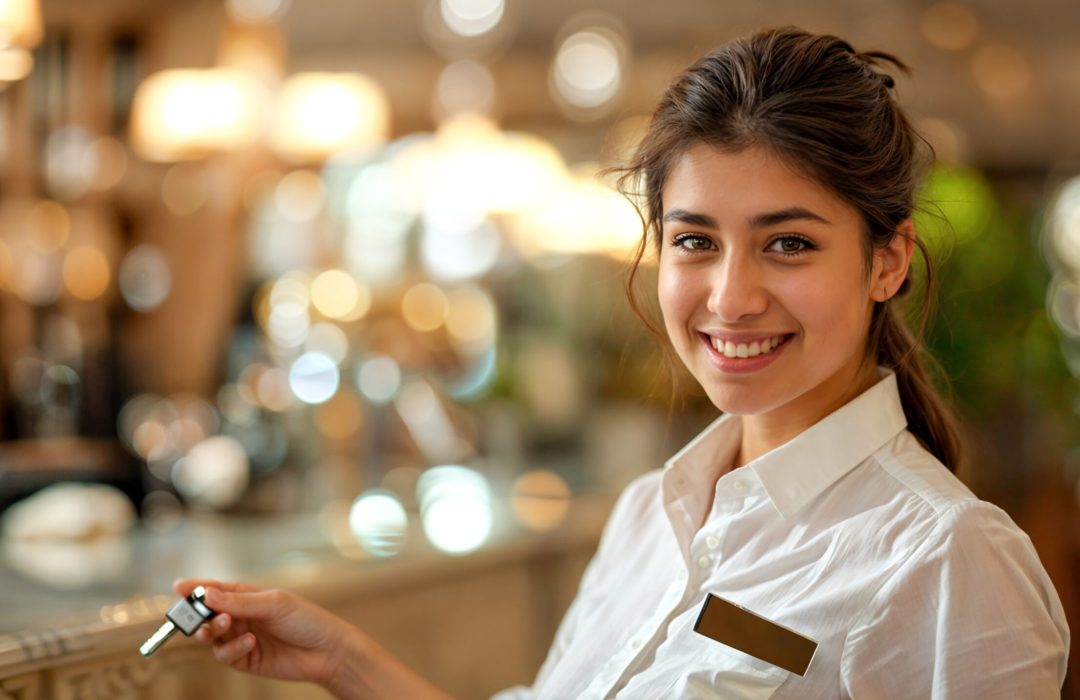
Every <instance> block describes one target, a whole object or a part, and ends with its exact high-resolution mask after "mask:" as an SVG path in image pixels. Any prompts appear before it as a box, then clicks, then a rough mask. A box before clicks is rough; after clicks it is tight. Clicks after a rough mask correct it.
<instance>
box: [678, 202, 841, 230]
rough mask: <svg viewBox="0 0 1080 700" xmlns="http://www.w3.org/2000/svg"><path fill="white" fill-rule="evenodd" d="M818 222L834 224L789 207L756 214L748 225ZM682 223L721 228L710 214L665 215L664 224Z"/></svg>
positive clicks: (821, 217) (818, 216)
mask: <svg viewBox="0 0 1080 700" xmlns="http://www.w3.org/2000/svg"><path fill="white" fill-rule="evenodd" d="M798 220H803V221H817V222H819V223H823V224H831V223H832V222H831V221H829V220H828V219H826V218H825V217H823V216H821V215H819V214H815V213H814V212H812V211H810V210H809V209H805V208H803V207H788V208H787V209H780V210H779V211H770V212H765V213H763V214H756V215H754V216H752V217H751V218H750V219H749V220H748V221H747V223H748V224H749V225H750V228H768V227H769V226H776V225H777V224H783V223H786V222H788V221H798ZM669 221H680V222H682V223H684V224H689V225H691V226H703V227H706V228H711V229H717V228H719V226H717V224H716V219H714V218H713V217H711V216H709V215H708V214H700V213H698V212H692V211H687V210H686V209H679V208H675V209H672V210H671V211H669V212H667V213H666V214H664V218H663V222H664V223H667V222H669Z"/></svg>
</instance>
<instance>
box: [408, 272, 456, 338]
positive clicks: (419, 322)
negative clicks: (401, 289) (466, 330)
mask: <svg viewBox="0 0 1080 700" xmlns="http://www.w3.org/2000/svg"><path fill="white" fill-rule="evenodd" d="M448 311H449V302H448V301H447V299H446V293H445V292H444V291H443V290H442V289H441V288H439V287H438V286H436V285H434V284H431V283H430V282H421V283H420V284H417V285H415V286H413V287H410V288H409V290H408V291H407V292H405V294H404V296H402V298H401V313H402V314H403V315H404V317H405V322H406V323H408V324H409V325H410V326H411V327H412V328H415V329H416V330H418V331H433V330H435V329H436V328H439V327H440V326H442V324H443V323H444V322H445V321H446V315H447V313H448Z"/></svg>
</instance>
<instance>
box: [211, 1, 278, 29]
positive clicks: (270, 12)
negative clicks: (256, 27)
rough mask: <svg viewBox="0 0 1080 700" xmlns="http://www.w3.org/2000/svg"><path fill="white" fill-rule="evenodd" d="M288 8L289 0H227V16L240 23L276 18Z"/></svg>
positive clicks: (260, 21) (261, 21)
mask: <svg viewBox="0 0 1080 700" xmlns="http://www.w3.org/2000/svg"><path fill="white" fill-rule="evenodd" d="M288 8H289V0H227V2H226V3H225V10H226V11H227V12H228V13H229V17H231V18H232V19H233V20H235V21H237V22H241V23H253V24H255V23H263V22H269V21H271V20H274V19H277V18H279V17H281V16H282V15H284V14H285V12H286V11H287V10H288Z"/></svg>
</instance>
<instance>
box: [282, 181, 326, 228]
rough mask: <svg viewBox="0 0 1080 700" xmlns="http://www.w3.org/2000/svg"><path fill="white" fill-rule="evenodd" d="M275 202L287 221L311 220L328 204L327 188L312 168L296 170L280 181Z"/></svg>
mask: <svg viewBox="0 0 1080 700" xmlns="http://www.w3.org/2000/svg"><path fill="white" fill-rule="evenodd" d="M274 203H275V205H276V206H277V209H278V211H279V212H281V215H282V217H284V218H285V220H286V221H292V222H294V223H301V222H304V221H310V220H312V219H314V218H315V217H316V216H318V214H319V212H321V211H322V209H323V206H324V205H325V204H326V190H325V188H324V187H323V183H322V180H321V179H319V176H318V175H317V174H315V173H313V172H311V171H310V170H294V171H293V172H291V173H289V174H288V175H286V176H285V177H283V178H281V180H279V181H278V183H277V187H276V188H275V190H274Z"/></svg>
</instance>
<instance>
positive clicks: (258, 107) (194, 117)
mask: <svg viewBox="0 0 1080 700" xmlns="http://www.w3.org/2000/svg"><path fill="white" fill-rule="evenodd" d="M266 100H267V95H266V90H265V88H264V87H263V86H261V85H260V84H259V83H258V82H257V81H256V80H255V79H254V78H252V77H251V76H250V75H248V74H247V73H245V72H243V71H238V70H232V69H229V68H205V69H177V70H164V71H160V72H158V73H153V74H152V75H150V76H148V77H146V78H145V79H144V80H143V81H142V82H141V83H139V86H138V89H137V90H136V92H135V97H134V99H133V101H132V116H131V142H132V145H133V146H134V148H135V151H136V152H137V153H138V154H139V155H140V156H141V157H142V158H144V159H145V160H149V161H155V162H171V161H178V160H189V159H195V158H202V157H204V156H207V155H209V154H211V153H214V152H217V151H229V150H236V149H241V148H246V147H248V146H250V145H252V144H253V143H255V141H256V139H258V138H259V135H260V133H261V131H262V130H261V128H260V126H261V122H262V119H263V116H264V115H265V114H267V110H266Z"/></svg>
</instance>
